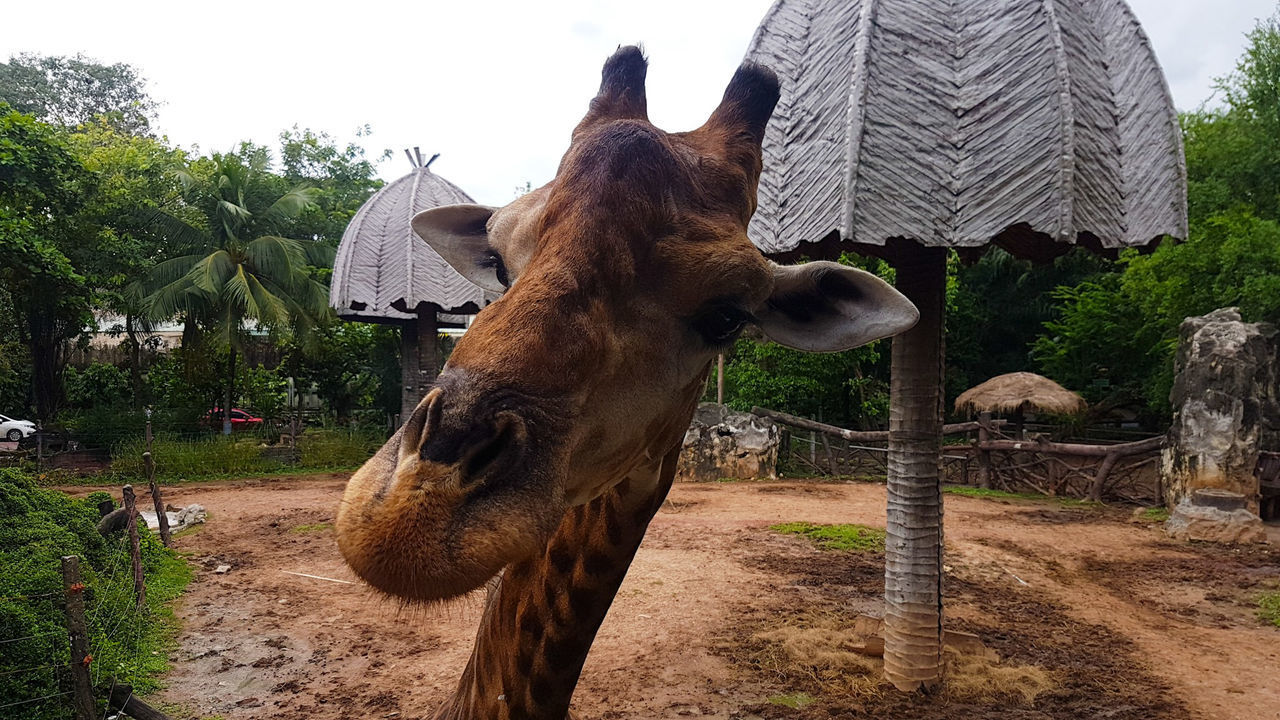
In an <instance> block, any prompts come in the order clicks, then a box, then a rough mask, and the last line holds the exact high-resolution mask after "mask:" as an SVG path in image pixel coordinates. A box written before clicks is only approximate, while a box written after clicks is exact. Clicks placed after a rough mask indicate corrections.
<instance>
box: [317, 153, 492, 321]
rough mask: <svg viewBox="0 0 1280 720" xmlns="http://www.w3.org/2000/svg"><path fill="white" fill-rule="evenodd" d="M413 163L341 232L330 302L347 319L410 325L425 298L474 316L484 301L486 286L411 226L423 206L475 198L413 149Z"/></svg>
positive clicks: (465, 201)
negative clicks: (459, 269) (453, 264)
mask: <svg viewBox="0 0 1280 720" xmlns="http://www.w3.org/2000/svg"><path fill="white" fill-rule="evenodd" d="M414 150H415V151H416V150H417V148H414ZM405 153H406V154H409V152H408V151H407V150H406V151H405ZM409 160H410V162H411V163H412V164H413V171H412V172H410V173H409V174H408V175H405V176H404V177H402V178H400V179H399V180H396V181H395V182H393V183H391V184H389V185H387V186H386V187H384V188H382V189H381V190H379V191H378V192H376V193H374V195H373V197H370V198H369V199H368V200H367V201H365V204H364V205H362V206H360V209H359V210H358V211H357V212H356V214H355V217H353V218H351V222H350V223H348V224H347V229H346V231H345V232H343V233H342V242H341V244H339V245H338V254H337V257H336V258H335V259H334V263H333V280H332V282H331V283H330V285H329V304H330V305H331V306H332V307H333V308H334V309H335V310H337V311H338V316H339V317H341V318H343V319H346V320H362V321H365V322H408V321H410V320H412V319H414V318H415V317H416V315H415V314H414V313H416V311H417V309H418V307H419V306H420V305H422V304H424V303H430V304H432V305H435V306H436V307H437V308H439V309H440V310H441V311H443V312H445V313H454V314H474V313H477V312H479V311H480V308H482V307H484V305H485V294H484V291H483V290H481V289H480V288H479V287H477V286H475V285H473V284H471V282H470V281H468V280H467V279H465V278H463V277H462V276H461V275H459V274H458V272H457V271H456V270H454V269H453V268H452V267H450V266H449V263H447V262H445V261H444V259H443V258H441V257H440V256H439V255H438V254H436V251H435V250H432V249H431V247H430V246H428V245H427V243H426V242H424V241H423V240H422V238H419V237H418V236H417V235H415V234H414V232H413V228H412V227H411V226H410V221H411V220H413V216H414V215H416V214H418V213H419V212H422V211H423V210H428V209H430V208H433V207H438V206H440V205H452V204H456V203H470V202H474V201H473V200H472V199H471V197H470V196H468V195H467V194H466V193H465V192H463V191H462V190H460V189H459V188H458V187H457V186H456V185H454V184H453V183H451V182H449V181H448V180H445V179H444V178H442V177H440V176H439V175H436V174H435V173H433V172H431V169H430V167H431V161H430V160H429V161H427V162H425V163H424V162H423V161H422V156H421V155H420V154H417V153H416V152H415V153H414V154H412V155H409ZM431 160H435V158H434V157H433V158H431Z"/></svg>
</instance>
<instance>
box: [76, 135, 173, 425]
mask: <svg viewBox="0 0 1280 720" xmlns="http://www.w3.org/2000/svg"><path fill="white" fill-rule="evenodd" d="M67 140H68V143H69V145H70V147H71V148H72V151H73V152H74V153H75V155H76V156H77V158H78V159H79V160H80V161H81V162H82V163H83V164H84V166H85V168H86V169H88V170H89V171H91V172H93V173H95V174H96V176H97V186H96V191H95V192H94V193H93V195H92V196H90V197H89V198H87V199H86V202H85V204H84V207H83V208H82V209H81V212H80V218H81V220H82V221H84V222H88V223H91V224H93V225H95V226H97V227H98V228H99V231H98V237H97V242H96V243H95V246H94V248H93V249H92V252H86V253H84V255H85V257H83V258H81V263H80V264H79V267H81V269H82V272H84V273H85V275H86V277H87V278H88V281H89V283H90V285H91V286H92V287H93V289H94V292H95V300H94V305H95V307H96V309H97V310H98V311H99V317H97V318H96V320H97V321H98V324H99V325H100V326H101V325H102V323H103V322H104V321H105V322H108V323H110V324H109V325H107V326H105V327H99V329H100V330H105V331H108V332H119V333H121V334H123V335H124V340H123V345H124V347H125V350H126V352H127V353H128V357H129V362H128V371H129V379H130V380H129V386H130V395H131V398H132V404H133V405H134V407H141V406H142V405H143V404H145V403H146V402H147V401H148V398H146V397H145V384H144V382H143V370H144V368H143V366H142V350H143V344H144V342H145V336H146V333H148V332H149V331H150V330H151V329H152V328H151V324H150V322H149V318H148V316H147V314H146V312H145V307H144V302H143V297H142V293H141V283H139V282H138V279H139V278H141V277H143V276H144V275H145V274H146V273H147V272H148V271H149V270H150V269H151V268H152V267H153V266H154V265H155V263H156V261H157V259H158V258H159V257H160V256H161V254H162V253H163V252H164V250H165V243H166V238H165V237H164V236H163V235H162V234H161V233H160V232H158V231H157V227H156V225H155V223H153V222H151V218H152V217H153V216H154V214H155V212H156V211H157V210H160V209H161V208H164V207H166V206H167V205H169V204H170V203H172V202H173V201H175V200H176V199H178V198H179V197H180V194H181V191H182V186H181V184H180V183H179V181H178V178H177V177H176V176H175V174H174V172H173V168H175V167H180V166H181V165H182V164H183V163H184V161H185V158H186V154H185V153H184V152H183V151H182V150H179V149H174V148H171V147H169V146H168V144H167V143H166V142H165V140H164V139H158V138H154V137H149V136H143V135H128V134H125V133H122V132H120V131H119V130H117V129H116V128H114V127H112V126H111V125H110V124H109V123H107V122H105V121H104V120H103V119H101V118H99V119H97V120H93V121H90V122H88V123H85V124H82V125H81V126H79V127H78V128H77V129H76V131H75V132H73V133H70V134H69V135H68V136H67Z"/></svg>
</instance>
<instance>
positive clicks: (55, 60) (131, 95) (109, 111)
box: [0, 54, 156, 134]
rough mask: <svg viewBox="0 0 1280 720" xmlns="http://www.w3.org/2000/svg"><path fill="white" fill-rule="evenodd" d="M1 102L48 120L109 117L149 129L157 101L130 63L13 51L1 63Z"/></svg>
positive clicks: (133, 128)
mask: <svg viewBox="0 0 1280 720" xmlns="http://www.w3.org/2000/svg"><path fill="white" fill-rule="evenodd" d="M0 101H2V102H7V103H9V105H11V106H13V108H14V109H16V110H18V111H19V112H22V113H25V114H28V115H33V116H35V117H36V118H37V119H39V120H42V121H44V122H48V123H53V124H55V125H62V126H66V127H74V126H76V125H80V124H81V123H85V122H88V121H90V120H92V119H94V118H96V117H100V116H102V117H106V118H107V119H108V121H109V122H110V123H111V125H112V126H113V127H115V128H116V129H118V130H120V131H122V132H125V133H131V134H132V133H141V132H144V131H146V130H147V128H148V127H149V125H150V122H151V119H152V118H153V117H154V116H155V110H156V103H155V101H153V100H152V99H151V97H150V96H149V95H147V91H146V82H145V81H144V80H143V78H142V77H141V76H140V75H139V74H138V71H137V70H136V69H134V68H133V67H132V66H130V65H126V64H124V63H115V64H114V65H102V64H100V63H98V62H96V61H94V60H92V59H90V58H86V57H84V56H83V55H76V56H75V57H58V56H41V55H33V54H20V55H14V56H12V57H10V58H9V62H8V63H0Z"/></svg>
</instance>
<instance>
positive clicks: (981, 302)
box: [946, 248, 1106, 407]
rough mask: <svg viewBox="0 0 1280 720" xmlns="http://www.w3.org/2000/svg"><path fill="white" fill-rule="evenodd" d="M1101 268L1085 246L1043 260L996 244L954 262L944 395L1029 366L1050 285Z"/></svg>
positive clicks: (1050, 314) (1048, 314)
mask: <svg viewBox="0 0 1280 720" xmlns="http://www.w3.org/2000/svg"><path fill="white" fill-rule="evenodd" d="M1105 268H1106V261H1104V260H1101V259H1100V258H1098V257H1097V256H1095V255H1093V254H1091V253H1089V252H1088V251H1087V250H1084V249H1083V248H1077V249H1075V250H1072V251H1071V252H1069V253H1067V254H1066V255H1063V256H1062V257H1059V258H1057V259H1055V260H1054V261H1053V262H1052V263H1047V264H1036V263H1032V262H1031V261H1029V260H1019V259H1018V258H1015V257H1014V256H1012V255H1010V254H1009V253H1008V252H1005V251H1004V250H1002V249H1000V248H991V249H990V250H988V251H987V252H986V253H985V254H984V255H983V256H982V257H981V258H980V259H979V260H978V261H977V262H975V263H972V264H968V265H961V264H959V263H958V262H953V263H952V264H951V268H950V270H951V278H952V279H953V281H954V282H953V283H952V286H951V291H950V292H949V294H948V306H947V317H946V324H947V343H946V361H947V363H946V364H947V377H946V389H947V397H948V399H951V400H953V399H954V398H955V397H956V396H957V395H959V394H960V393H961V392H964V391H965V390H967V389H969V388H971V387H973V386H974V385H977V384H978V383H981V382H984V381H986V380H988V379H990V378H993V377H995V376H997V375H1002V374H1004V373H1009V372H1015V371H1020V370H1027V369H1028V365H1029V362H1030V358H1031V349H1032V345H1033V344H1034V343H1035V341H1036V338H1037V337H1038V336H1039V335H1040V334H1041V333H1042V332H1043V331H1044V324H1045V322H1046V321H1049V320H1052V319H1053V318H1054V295H1053V291H1054V289H1055V288H1057V287H1059V286H1063V285H1075V284H1076V283H1079V282H1081V281H1083V280H1085V279H1087V278H1091V277H1093V276H1095V275H1096V274H1097V273H1098V272H1099V271H1101V270H1103V269H1105ZM1068 387H1070V388H1072V389H1079V386H1076V385H1068ZM948 407H950V404H948Z"/></svg>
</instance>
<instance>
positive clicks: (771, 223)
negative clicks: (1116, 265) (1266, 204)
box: [747, 0, 1186, 259]
mask: <svg viewBox="0 0 1280 720" xmlns="http://www.w3.org/2000/svg"><path fill="white" fill-rule="evenodd" d="M747 57H748V59H750V60H754V61H756V62H759V63H761V64H763V65H766V66H768V67H770V68H772V69H773V70H775V71H776V72H777V73H778V75H779V77H780V78H781V80H782V99H781V101H780V102H779V103H778V108H777V110H776V111H775V112H774V115H773V119H772V121H771V122H770V123H769V127H768V131H767V133H766V136H765V141H764V174H763V175H762V176H761V179H760V199H759V202H760V205H759V209H758V210H757V212H756V214H755V218H754V219H753V220H752V223H751V227H750V236H751V239H752V241H753V242H755V244H756V245H757V246H759V247H760V249H761V250H763V251H764V252H765V253H769V254H774V255H778V254H793V255H799V254H805V255H808V256H809V257H828V256H832V255H838V254H839V252H840V251H841V250H847V249H854V250H858V251H860V252H869V253H870V254H882V255H883V254H888V255H890V256H892V255H893V252H892V250H893V248H892V247H889V248H885V247H884V246H886V245H889V246H892V245H893V244H894V243H895V242H897V241H899V240H900V239H901V238H910V239H911V240H914V241H916V242H918V243H919V244H921V245H924V246H926V247H953V248H980V247H982V246H986V245H988V244H989V243H992V242H994V243H996V244H998V245H1001V246H1003V247H1005V248H1006V249H1008V250H1010V251H1011V252H1013V253H1014V254H1016V255H1020V256H1023V257H1031V258H1033V259H1043V258H1046V257H1051V256H1053V255H1055V254H1060V253H1061V252H1062V251H1063V250H1064V249H1065V246H1066V244H1071V243H1079V244H1083V245H1086V246H1089V247H1091V248H1093V249H1094V250H1095V251H1099V250H1108V251H1109V250H1114V249H1116V248H1122V247H1132V246H1148V245H1150V244H1152V243H1153V242H1154V241H1156V240H1158V239H1159V238H1160V237H1161V236H1163V235H1166V234H1167V235H1172V236H1174V237H1186V180H1185V168H1184V161H1183V156H1182V139H1181V133H1180V132H1179V128H1178V118H1177V112H1176V110H1175V108H1174V106H1173V102H1172V100H1171V97H1170V95H1169V90H1168V87H1167V85H1166V83H1165V79H1164V74H1163V73H1162V72H1161V70H1160V67H1159V65H1158V64H1157V62H1156V57H1155V54H1154V53H1153V51H1152V49H1151V45H1150V43H1149V42H1148V41H1147V38H1146V36H1145V34H1144V33H1143V31H1142V28H1141V27H1140V26H1139V24H1138V21H1137V19H1136V18H1135V17H1134V15H1133V13H1132V11H1130V9H1129V7H1128V6H1127V5H1126V4H1125V2H1124V0H1058V1H1057V2H1047V1H1046V0H983V1H982V2H961V3H957V2H948V1H943V0H778V2H776V3H775V4H774V6H773V8H772V9H771V10H770V11H769V14H768V15H766V16H765V19H764V21H763V22H762V23H761V25H760V28H759V30H758V31H757V32H756V36H755V38H754V40H753V41H752V43H751V46H750V48H749V50H748V53H747ZM823 241H825V242H823ZM820 242H821V243H822V246H821V247H815V246H813V245H810V243H820ZM851 245H852V246H854V247H851ZM886 250H887V251H888V252H886Z"/></svg>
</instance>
